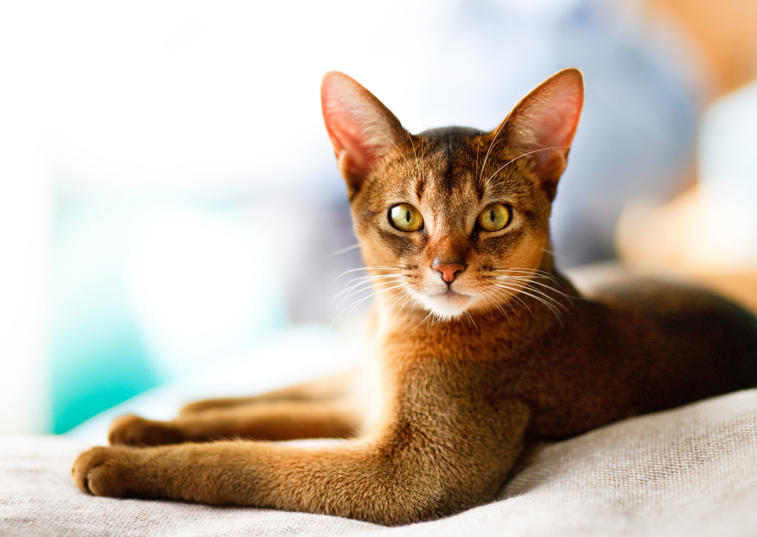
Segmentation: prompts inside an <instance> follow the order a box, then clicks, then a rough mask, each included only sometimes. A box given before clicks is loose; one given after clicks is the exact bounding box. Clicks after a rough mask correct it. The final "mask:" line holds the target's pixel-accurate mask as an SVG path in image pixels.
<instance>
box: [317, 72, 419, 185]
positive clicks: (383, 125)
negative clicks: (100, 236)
mask: <svg viewBox="0 0 757 537" xmlns="http://www.w3.org/2000/svg"><path fill="white" fill-rule="evenodd" d="M321 108H322V110H323V120H324V122H325V123H326V131H327V132H328V134H329V138H330V139H331V144H332V145H333V146H334V154H335V155H336V159H337V166H338V167H339V171H340V173H341V174H342V177H344V180H345V181H346V182H347V187H348V189H349V190H350V193H351V194H353V193H355V192H357V191H358V190H359V189H360V186H361V184H362V182H363V180H364V179H365V178H366V177H367V176H368V175H369V174H370V172H371V171H372V170H373V168H374V166H375V164H376V162H377V161H378V160H379V159H381V157H383V156H384V155H386V154H387V153H388V152H389V151H392V150H394V149H396V148H398V146H399V145H401V144H404V141H405V140H406V137H407V136H408V133H407V131H405V129H404V128H403V127H402V125H401V124H400V122H399V120H398V119H397V118H396V117H395V116H394V114H392V113H391V112H390V111H389V109H388V108H387V107H386V106H384V105H383V104H382V103H381V101H379V100H378V99H377V98H376V97H375V96H374V95H373V94H372V93H371V92H370V91H368V90H367V89H365V88H364V87H363V86H361V85H360V84H358V83H357V82H355V81H354V80H353V79H352V78H350V77H348V76H347V75H345V74H344V73H340V72H339V71H329V72H328V73H326V75H324V77H323V82H322V83H321Z"/></svg>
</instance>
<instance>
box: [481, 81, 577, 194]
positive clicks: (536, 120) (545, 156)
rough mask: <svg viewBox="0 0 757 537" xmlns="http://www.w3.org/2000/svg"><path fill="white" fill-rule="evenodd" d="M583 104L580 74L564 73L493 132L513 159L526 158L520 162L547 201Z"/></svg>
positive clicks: (527, 99) (554, 190)
mask: <svg viewBox="0 0 757 537" xmlns="http://www.w3.org/2000/svg"><path fill="white" fill-rule="evenodd" d="M583 102H584V82H583V75H582V74H581V71H579V70H578V69H565V70H563V71H560V72H558V73H557V74H555V75H552V76H551V77H550V78H548V79H547V80H545V81H544V82H542V83H541V84H540V85H539V86H537V87H536V89H534V90H533V91H532V92H531V93H529V94H528V95H527V96H526V97H525V98H524V99H523V100H522V101H520V102H519V103H518V104H517V105H516V106H515V108H513V110H512V112H510V115H509V116H508V117H507V118H506V119H505V121H504V122H503V123H502V125H500V127H498V128H497V129H495V130H494V131H493V134H494V135H495V136H496V133H498V132H499V131H502V132H501V133H500V135H504V137H505V139H506V141H507V147H508V148H509V149H511V150H513V151H515V153H516V154H517V155H527V156H524V157H523V158H524V159H527V161H528V162H530V164H531V166H532V170H533V172H534V174H535V175H536V176H537V177H538V178H539V180H540V182H541V185H542V188H543V189H544V191H545V192H546V193H547V195H548V196H549V199H550V200H552V199H554V197H555V194H556V193H557V182H558V181H559V179H560V176H561V175H562V173H563V172H564V171H565V166H566V165H567V164H568V152H569V151H570V144H571V143H572V142H573V136H574V135H575V134H576V128H577V127H578V120H579V119H580V117H581V109H582V107H583Z"/></svg>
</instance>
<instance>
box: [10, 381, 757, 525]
mask: <svg viewBox="0 0 757 537" xmlns="http://www.w3.org/2000/svg"><path fill="white" fill-rule="evenodd" d="M87 447H88V444H85V443H82V442H81V441H79V440H72V439H68V438H61V437H0V484H1V486H0V535H3V536H16V535H19V536H21V535H23V536H28V535H43V536H44V535H56V536H58V535H72V536H74V535H75V536H90V535H103V536H106V535H107V536H143V535H158V536H163V535H190V536H191V535H198V536H199V535H213V536H248V535H251V536H257V535H270V536H280V535H281V536H283V535H287V536H292V535H303V536H304V535H308V536H326V535H379V534H381V535H384V534H386V535H388V536H404V535H406V536H417V535H441V536H447V535H449V536H459V535H477V536H478V535H507V536H509V537H513V536H561V537H565V536H581V537H587V536H589V537H590V536H594V535H612V536H666V537H667V536H686V537H697V536H709V535H717V536H718V537H721V536H745V537H746V536H754V535H757V390H749V391H744V392H739V393H735V394H730V395H726V396H722V397H718V398H715V399H711V400H708V401H703V402H700V403H696V404H693V405H690V406H687V407H684V408H680V409H676V410H672V411H668V412H664V413H659V414H654V415H649V416H643V417H640V418H635V419H631V420H626V421H624V422H620V423H616V424H614V425H610V426H608V427H604V428H602V429H598V430H595V431H592V432H590V433H587V434H585V435H583V436H580V437H577V438H574V439H571V440H568V441H565V442H560V443H556V444H551V445H548V446H545V447H543V448H542V449H540V450H539V451H538V452H536V453H535V454H534V455H533V456H532V457H531V458H530V459H529V461H528V462H527V463H526V464H525V465H524V467H523V468H522V469H521V471H520V473H518V475H516V476H515V477H514V478H513V479H512V480H511V481H510V483H509V484H508V485H507V486H505V487H504V488H503V490H502V491H501V492H500V494H499V495H498V499H497V501H495V502H492V503H490V504H488V505H484V506H481V507H478V508H476V509H472V510H470V511H467V512H465V513H461V514H459V515H457V516H453V517H450V518H447V519H443V520H437V521H433V522H427V523H422V524H415V525H411V526H405V527H399V528H383V527H380V526H375V525H371V524H366V523H363V522H357V521H353V520H345V519H339V518H333V517H326V516H318V515H309V514H302V513H285V512H279V511H272V510H264V509H252V508H212V507H206V506H201V505H192V504H185V503H178V502H148V501H139V500H114V499H109V498H95V497H92V496H88V495H86V494H82V493H80V492H79V491H78V490H77V489H76V488H75V487H74V485H73V482H72V481H71V478H70V474H69V468H70V466H71V462H72V461H73V459H74V458H75V457H76V455H77V454H78V453H79V452H80V451H81V450H83V449H86V448H87Z"/></svg>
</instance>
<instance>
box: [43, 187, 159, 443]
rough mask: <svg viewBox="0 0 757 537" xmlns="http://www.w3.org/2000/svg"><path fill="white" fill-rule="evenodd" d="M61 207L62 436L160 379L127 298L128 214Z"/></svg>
mask: <svg viewBox="0 0 757 537" xmlns="http://www.w3.org/2000/svg"><path fill="white" fill-rule="evenodd" d="M56 201H57V204H56V209H57V216H58V219H57V221H56V226H55V239H54V240H55V243H54V250H53V251H54V254H53V278H52V279H53V289H52V299H53V315H52V325H53V326H52V342H51V343H52V344H51V365H50V374H51V379H50V381H51V382H50V385H51V390H52V394H51V404H52V416H53V419H52V426H53V431H52V432H54V433H56V434H57V433H64V432H66V431H68V430H69V429H71V428H72V427H74V426H76V425H78V424H79V423H81V422H82V421H84V420H86V419H87V418H89V417H91V416H93V415H94V414H97V413H99V412H102V411H103V410H106V409H108V408H110V407H111V406H113V405H115V404H118V403H120V402H121V401H124V400H125V399H128V398H129V397H132V396H134V395H136V394H138V393H141V392H143V391H144V390H147V389H149V388H152V387H155V386H157V385H158V384H159V379H158V378H157V376H156V375H155V373H154V372H153V370H152V368H151V367H150V364H149V362H150V358H149V356H148V351H147V349H146V347H145V345H144V342H143V340H142V338H141V336H140V334H139V330H138V328H137V326H136V323H135V321H134V319H133V315H132V314H131V313H130V311H129V305H128V301H127V298H126V296H125V293H124V282H123V277H122V276H123V274H122V270H121V264H122V263H121V260H122V255H121V254H122V249H123V246H124V243H125V240H124V239H125V236H126V231H127V229H128V226H129V217H128V211H127V210H125V209H124V208H123V207H118V206H116V207H112V206H111V207H103V206H102V205H100V204H98V207H94V208H93V207H89V206H88V204H85V203H81V202H79V203H77V202H75V201H73V200H70V199H65V198H63V197H61V196H58V199H57V200H56Z"/></svg>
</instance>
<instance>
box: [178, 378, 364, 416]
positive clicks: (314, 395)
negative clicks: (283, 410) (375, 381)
mask: <svg viewBox="0 0 757 537" xmlns="http://www.w3.org/2000/svg"><path fill="white" fill-rule="evenodd" d="M357 375H358V371H357V369H351V370H348V371H343V372H341V373H337V374H335V375H330V376H328V377H323V378H319V379H316V380H311V381H308V382H303V383H301V384H296V385H294V386H288V387H286V388H281V389H278V390H274V391H271V392H267V393H263V394H260V395H254V396H251V397H227V398H219V399H205V400H203V401H195V402H193V403H189V404H187V405H185V406H184V407H183V408H182V409H181V410H180V411H179V415H180V416H189V415H190V414H195V413H198V412H207V411H215V410H220V409H230V408H232V407H248V406H250V405H254V404H262V403H271V402H274V401H333V400H335V399H338V398H341V397H343V396H345V395H346V394H347V393H348V392H349V390H350V388H351V387H352V386H353V385H354V384H355V380H356V377H357Z"/></svg>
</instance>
